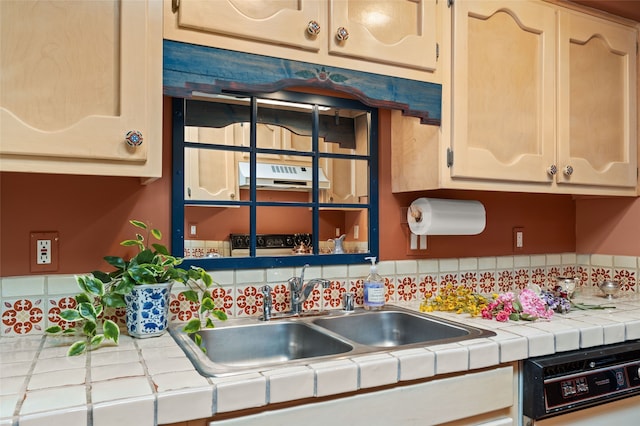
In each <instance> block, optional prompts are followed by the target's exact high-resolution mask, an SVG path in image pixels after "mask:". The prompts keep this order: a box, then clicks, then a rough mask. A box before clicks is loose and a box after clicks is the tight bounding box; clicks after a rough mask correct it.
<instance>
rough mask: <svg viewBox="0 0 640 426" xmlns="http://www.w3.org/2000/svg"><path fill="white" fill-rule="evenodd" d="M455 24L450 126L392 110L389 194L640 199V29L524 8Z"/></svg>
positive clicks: (500, 6)
mask: <svg viewBox="0 0 640 426" xmlns="http://www.w3.org/2000/svg"><path fill="white" fill-rule="evenodd" d="M451 19H452V20H451V27H452V28H451V29H452V31H451V34H452V40H451V46H452V50H451V61H450V70H451V72H450V76H451V81H450V87H449V89H446V87H447V85H446V84H445V92H444V93H445V95H444V96H443V111H444V114H443V125H442V127H441V128H437V127H433V126H425V125H421V124H419V123H418V121H417V120H415V119H413V118H410V117H404V116H402V115H401V114H400V113H396V112H395V111H394V112H393V113H392V114H391V124H392V125H391V132H392V181H393V182H392V188H393V191H395V192H404V191H419V190H428V189H439V188H452V189H479V190H503V191H519V192H548V193H565V194H585V195H589V194H592V195H635V194H636V191H637V184H638V178H637V169H638V142H637V126H638V110H637V93H638V92H637V86H636V85H637V80H638V72H637V60H638V59H637V53H636V40H637V38H638V29H637V27H633V26H631V25H627V24H625V23H624V22H620V21H614V20H612V19H605V18H604V17H600V16H593V15H591V14H587V13H585V12H582V11H579V10H569V9H566V8H564V7H560V6H558V5H556V4H552V3H547V2H542V1H526V0H523V1H517V2H515V1H469V0H457V1H455V2H454V5H453V10H452V12H451ZM446 31H447V29H446V28H445V32H446ZM448 64H449V62H448ZM449 111H450V112H451V114H450V116H449V117H446V116H445V115H446V114H448V112H449ZM425 163H426V164H429V165H432V166H431V167H424V166H423V164H425Z"/></svg>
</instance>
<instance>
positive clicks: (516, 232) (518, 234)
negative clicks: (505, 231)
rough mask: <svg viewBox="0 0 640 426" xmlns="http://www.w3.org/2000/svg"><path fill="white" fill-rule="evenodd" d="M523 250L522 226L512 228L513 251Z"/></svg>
mask: <svg viewBox="0 0 640 426" xmlns="http://www.w3.org/2000/svg"><path fill="white" fill-rule="evenodd" d="M523 250H524V228H523V227H520V226H518V227H515V228H513V251H514V252H519V251H523Z"/></svg>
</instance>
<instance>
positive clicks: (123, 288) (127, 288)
mask: <svg viewBox="0 0 640 426" xmlns="http://www.w3.org/2000/svg"><path fill="white" fill-rule="evenodd" d="M134 286H135V282H134V281H133V280H132V279H131V277H130V276H129V275H123V276H122V279H121V280H120V281H119V282H118V284H116V286H115V287H114V288H113V289H112V290H111V291H112V293H115V294H120V295H123V294H129V293H131V290H133V287H134ZM105 296H106V295H105Z"/></svg>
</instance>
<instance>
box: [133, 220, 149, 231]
mask: <svg viewBox="0 0 640 426" xmlns="http://www.w3.org/2000/svg"><path fill="white" fill-rule="evenodd" d="M129 223H130V224H132V225H133V226H135V227H136V228H140V229H147V224H146V223H144V222H142V221H140V220H135V219H131V220H130V221H129Z"/></svg>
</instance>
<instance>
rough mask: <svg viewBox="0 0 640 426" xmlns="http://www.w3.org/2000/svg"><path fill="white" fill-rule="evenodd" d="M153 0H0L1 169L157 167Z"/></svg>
mask: <svg viewBox="0 0 640 426" xmlns="http://www.w3.org/2000/svg"><path fill="white" fill-rule="evenodd" d="M158 3H159V2H156V1H149V2H148V3H147V2H146V1H123V0H120V1H118V0H113V1H82V2H69V1H64V0H58V1H55V0H54V1H2V2H0V19H1V20H2V21H1V25H0V38H1V39H2V50H1V58H0V59H1V60H0V63H2V72H1V78H0V84H1V87H0V122H2V126H1V130H0V140H2V143H1V144H0V146H1V148H0V155H1V156H2V162H1V163H2V166H1V168H2V170H10V171H40V172H55V173H79V174H105V175H129V176H159V175H160V173H161V161H162V153H161V149H162V140H161V138H162V130H161V128H162V127H161V126H162V124H161V123H162V7H161V4H158ZM129 131H139V132H140V133H141V134H142V137H143V141H142V144H141V145H140V146H137V147H131V146H129V145H128V144H127V143H126V140H125V138H126V135H127V133H128V132H129Z"/></svg>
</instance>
